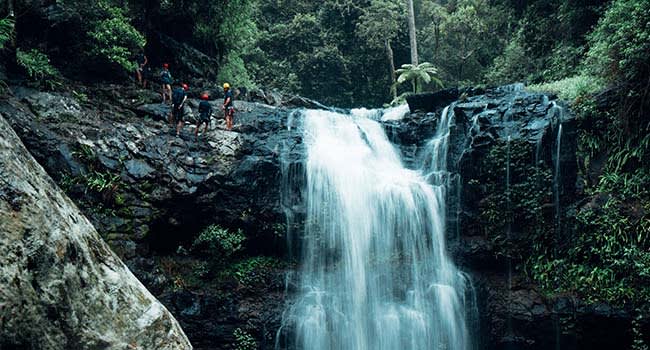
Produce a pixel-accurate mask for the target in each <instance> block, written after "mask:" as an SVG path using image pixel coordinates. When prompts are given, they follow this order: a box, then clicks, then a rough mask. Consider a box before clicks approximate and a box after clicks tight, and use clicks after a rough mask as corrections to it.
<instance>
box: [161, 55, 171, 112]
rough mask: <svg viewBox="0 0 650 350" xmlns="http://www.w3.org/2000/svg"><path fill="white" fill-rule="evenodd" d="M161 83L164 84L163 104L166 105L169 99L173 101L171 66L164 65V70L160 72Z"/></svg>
mask: <svg viewBox="0 0 650 350" xmlns="http://www.w3.org/2000/svg"><path fill="white" fill-rule="evenodd" d="M160 81H161V82H162V103H165V101H166V100H167V97H169V101H170V102H171V100H172V74H171V73H170V72H169V64H168V63H163V69H162V71H161V72H160Z"/></svg>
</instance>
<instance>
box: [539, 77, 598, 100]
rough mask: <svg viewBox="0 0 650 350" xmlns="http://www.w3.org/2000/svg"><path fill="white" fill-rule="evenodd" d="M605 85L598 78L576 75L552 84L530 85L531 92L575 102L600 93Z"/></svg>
mask: <svg viewBox="0 0 650 350" xmlns="http://www.w3.org/2000/svg"><path fill="white" fill-rule="evenodd" d="M602 87H603V83H602V82H601V81H600V79H599V78H598V77H594V76H590V75H576V76H573V77H570V78H565V79H561V80H557V81H552V82H550V83H544V84H533V85H529V86H528V89H529V90H531V91H538V92H544V93H554V94H557V95H558V96H559V97H560V98H561V99H563V100H566V101H571V102H573V101H575V100H576V99H578V98H579V97H584V96H588V95H591V94H593V93H595V92H597V91H599V90H600V89H601V88H602Z"/></svg>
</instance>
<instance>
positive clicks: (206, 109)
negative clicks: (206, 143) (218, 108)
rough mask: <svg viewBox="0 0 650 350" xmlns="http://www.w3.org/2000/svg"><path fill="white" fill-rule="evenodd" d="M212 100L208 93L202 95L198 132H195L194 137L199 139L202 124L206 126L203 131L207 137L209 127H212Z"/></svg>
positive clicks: (197, 125) (197, 124)
mask: <svg viewBox="0 0 650 350" xmlns="http://www.w3.org/2000/svg"><path fill="white" fill-rule="evenodd" d="M209 99H210V96H209V95H208V93H207V92H204V93H203V94H202V95H201V103H199V120H198V122H197V123H196V130H195V131H194V135H195V136H196V138H197V139H198V138H199V129H200V128H201V125H202V124H205V128H204V129H203V135H205V134H206V133H207V132H208V127H209V126H210V117H211V116H212V105H210V102H208V100H209Z"/></svg>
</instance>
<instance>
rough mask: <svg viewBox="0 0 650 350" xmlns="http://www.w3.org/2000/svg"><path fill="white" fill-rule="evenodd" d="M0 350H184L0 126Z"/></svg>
mask: <svg viewBox="0 0 650 350" xmlns="http://www.w3.org/2000/svg"><path fill="white" fill-rule="evenodd" d="M0 135H1V136H0V177H1V178H2V180H1V181H0V251H1V252H2V254H0V348H3V349H5V348H6V349H98V348H102V349H170V350H172V349H174V350H175V349H192V346H191V345H190V343H189V341H188V339H187V337H186V336H185V334H184V333H183V331H182V330H181V328H180V327H179V325H178V323H177V322H176V320H175V319H174V317H173V316H172V315H171V314H170V313H169V312H168V311H167V309H166V308H165V307H164V306H163V305H162V304H161V303H160V302H158V301H157V300H156V299H155V298H154V297H153V296H152V295H151V294H150V293H149V292H148V291H147V289H146V288H145V287H144V286H143V285H142V284H141V283H140V282H139V281H138V280H137V279H136V278H135V277H134V276H133V275H132V274H131V272H130V271H129V270H128V269H127V267H126V266H125V265H124V264H123V263H122V262H121V261H120V259H119V258H118V257H117V256H116V255H115V254H114V253H113V252H111V250H110V249H109V248H108V246H107V245H106V243H104V242H103V241H102V239H101V238H100V236H99V235H98V234H97V232H96V231H95V229H94V228H93V226H92V224H91V223H90V222H89V221H88V220H87V219H86V218H85V217H84V216H83V215H82V214H81V213H80V212H79V211H78V209H77V207H76V206H75V204H74V203H73V202H72V201H71V200H70V199H69V198H68V197H66V196H65V194H64V193H63V192H62V191H61V190H60V189H59V188H58V187H57V186H56V184H54V182H53V181H52V180H51V179H50V178H49V176H47V174H46V173H45V171H44V170H43V168H41V166H40V165H39V164H38V163H37V162H36V161H35V160H34V159H33V158H32V156H31V155H30V154H29V153H28V152H27V150H26V149H25V147H24V146H23V144H22V142H21V141H20V139H19V138H18V137H17V136H16V134H15V133H14V132H13V130H12V129H11V127H10V126H9V124H8V123H7V122H6V121H5V120H4V118H2V117H0Z"/></svg>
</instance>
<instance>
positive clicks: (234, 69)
mask: <svg viewBox="0 0 650 350" xmlns="http://www.w3.org/2000/svg"><path fill="white" fill-rule="evenodd" d="M217 80H218V81H220V82H229V83H230V84H231V85H232V86H245V87H247V88H249V89H251V88H255V87H256V85H255V83H254V82H253V80H252V79H251V77H250V75H249V73H248V70H247V69H246V66H245V63H244V60H243V59H242V58H241V57H239V56H237V55H236V54H235V53H232V54H230V55H229V56H228V57H227V58H226V61H225V62H224V64H223V65H222V66H221V68H220V69H219V74H218V77H217Z"/></svg>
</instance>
